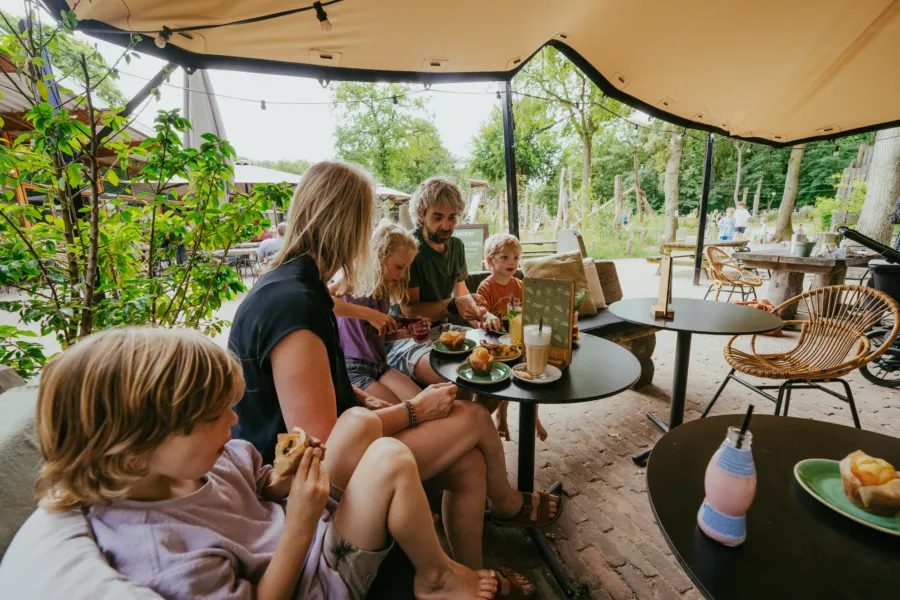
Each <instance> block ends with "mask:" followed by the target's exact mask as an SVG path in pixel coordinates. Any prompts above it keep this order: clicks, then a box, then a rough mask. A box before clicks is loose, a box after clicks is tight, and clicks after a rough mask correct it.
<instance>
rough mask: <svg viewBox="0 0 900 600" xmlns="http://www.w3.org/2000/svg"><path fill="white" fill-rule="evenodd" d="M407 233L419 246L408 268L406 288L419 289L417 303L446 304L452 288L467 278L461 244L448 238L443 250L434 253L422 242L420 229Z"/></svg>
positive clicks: (461, 242)
mask: <svg viewBox="0 0 900 600" xmlns="http://www.w3.org/2000/svg"><path fill="white" fill-rule="evenodd" d="M410 233H412V235H413V237H415V238H416V241H417V242H419V253H418V254H417V255H416V258H415V260H413V263H412V265H410V267H409V287H410V288H419V302H439V301H441V300H449V299H450V298H451V297H452V296H453V288H454V287H456V284H457V283H458V282H460V281H465V280H466V277H468V276H469V270H468V269H467V268H466V245H465V243H464V242H463V241H462V240H461V239H459V238H455V237H451V238H450V240H449V241H448V242H447V250H446V251H444V252H438V251H437V250H435V249H434V248H432V247H431V246H429V245H428V243H427V242H426V241H425V240H424V238H423V237H422V230H421V229H420V228H416V229H415V230H413V231H412V232H410Z"/></svg>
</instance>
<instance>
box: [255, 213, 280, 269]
mask: <svg viewBox="0 0 900 600" xmlns="http://www.w3.org/2000/svg"><path fill="white" fill-rule="evenodd" d="M284 231H285V225H284V223H279V224H278V227H277V228H276V232H277V233H278V236H277V237H273V238H269V239H267V240H263V243H262V244H260V245H259V248H257V249H256V258H258V259H259V262H261V263H263V262H267V261H268V260H269V259H270V258H271V257H273V256H275V255H276V254H278V253H279V252H280V251H281V248H282V246H284Z"/></svg>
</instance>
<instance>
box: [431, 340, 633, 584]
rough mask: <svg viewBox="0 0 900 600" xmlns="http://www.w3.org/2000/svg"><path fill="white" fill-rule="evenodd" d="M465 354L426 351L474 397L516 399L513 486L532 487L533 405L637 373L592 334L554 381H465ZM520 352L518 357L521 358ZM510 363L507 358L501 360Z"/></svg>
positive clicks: (610, 390)
mask: <svg viewBox="0 0 900 600" xmlns="http://www.w3.org/2000/svg"><path fill="white" fill-rule="evenodd" d="M466 337H468V338H470V339H473V340H475V341H481V340H482V339H487V340H488V341H493V342H496V341H498V338H497V336H496V335H495V334H491V333H486V332H484V331H482V330H480V329H471V330H469V331H468V332H467V333H466ZM467 356H468V355H467V354H466V355H458V354H441V353H440V352H438V351H436V350H433V351H432V352H431V367H432V368H433V369H434V370H435V371H437V373H438V374H439V375H440V376H441V377H443V378H444V379H446V380H447V381H452V382H453V383H455V384H456V385H457V386H459V387H461V388H464V389H467V390H470V391H472V392H474V393H476V394H478V395H479V396H480V397H483V398H484V397H486V398H497V399H499V400H509V401H511V402H518V403H519V404H520V406H519V457H518V463H519V465H518V481H519V490H521V491H523V492H532V491H534V456H535V443H534V436H535V423H536V420H537V406H538V404H573V403H576V402H587V401H589V400H598V399H600V398H606V397H608V396H614V395H615V394H618V393H620V392H622V391H624V390H626V389H628V388H630V387H631V386H632V385H634V383H635V382H636V381H637V380H638V378H639V377H640V375H641V365H640V363H639V362H638V360H637V358H635V357H634V355H633V354H631V352H629V351H628V350H625V349H624V348H622V347H621V346H619V345H618V344H615V343H613V342H610V341H607V340H604V339H602V338H598V337H595V336H592V335H582V336H581V339H580V340H579V341H578V342H576V343H575V345H574V347H573V349H572V364H570V365H569V367H568V368H567V369H565V370H564V371H563V374H562V377H560V378H559V379H558V380H557V381H553V382H551V383H546V384H534V383H528V382H525V381H521V380H519V379H517V378H516V377H515V376H513V375H510V377H509V379H507V380H506V381H503V382H500V383H496V384H492V385H484V384H478V383H471V382H468V381H465V380H463V379H460V378H459V377H457V374H456V368H457V367H458V366H459V365H461V364H462V363H463V362H465V360H466V357H467ZM524 359H525V357H524V356H523V357H522V358H521V359H520V361H519V362H521V361H523V360H524ZM507 364H509V366H510V367H512V366H513V363H507ZM561 489H562V484H560V483H555V484H554V485H553V486H551V487H550V489H549V490H547V491H548V492H551V493H557V492H559V491H560V490H561ZM528 534H529V536H530V537H531V539H532V541H533V542H534V544H535V546H537V548H538V551H539V552H540V554H541V556H542V558H543V559H544V561H545V562H546V563H547V565H548V566H549V567H550V570H551V571H552V572H553V575H554V577H555V578H556V581H557V582H558V583H559V585H560V587H561V588H562V589H563V591H564V592H565V593H566V595H567V596H572V595H573V594H574V592H575V590H574V588H573V587H572V585H571V584H570V583H569V580H568V578H567V577H566V575H565V573H564V572H563V571H562V569H561V567H560V566H559V563H558V562H557V560H556V557H555V556H554V554H553V552H552V550H550V548H549V547H548V546H547V542H546V540H545V539H544V536H543V535H542V534H541V533H539V532H537V531H535V530H532V529H529V530H528Z"/></svg>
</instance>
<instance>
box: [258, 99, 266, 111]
mask: <svg viewBox="0 0 900 600" xmlns="http://www.w3.org/2000/svg"><path fill="white" fill-rule="evenodd" d="M259 107H260V108H261V109H263V110H266V101H265V100H260V101H259Z"/></svg>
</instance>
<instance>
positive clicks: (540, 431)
mask: <svg viewBox="0 0 900 600" xmlns="http://www.w3.org/2000/svg"><path fill="white" fill-rule="evenodd" d="M534 430H535V432H536V433H537V436H538V439H539V440H541V441H542V442H546V441H547V430H546V429H544V426H543V425H541V420H540V419H538V420H537V421H536V422H535V424H534ZM507 439H508V438H507Z"/></svg>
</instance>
